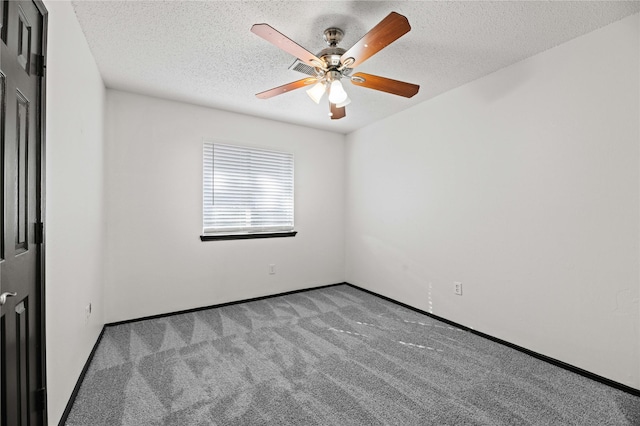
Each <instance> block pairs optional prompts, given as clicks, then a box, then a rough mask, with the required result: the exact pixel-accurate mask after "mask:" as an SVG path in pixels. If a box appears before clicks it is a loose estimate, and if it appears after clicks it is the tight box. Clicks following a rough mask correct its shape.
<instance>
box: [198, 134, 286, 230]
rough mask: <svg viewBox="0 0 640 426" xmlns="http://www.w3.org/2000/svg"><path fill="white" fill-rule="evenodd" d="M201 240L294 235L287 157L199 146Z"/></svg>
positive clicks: (233, 147)
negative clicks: (200, 162)
mask: <svg viewBox="0 0 640 426" xmlns="http://www.w3.org/2000/svg"><path fill="white" fill-rule="evenodd" d="M203 153H204V155H203V158H204V161H203V224H202V227H203V234H204V235H203V236H202V237H201V239H202V240H203V241H204V240H219V239H237V238H264V237H288V236H294V235H295V234H296V233H295V231H293V154H290V153H286V152H278V151H269V150H265V149H257V148H247V147H242V146H237V145H225V144H219V143H210V142H205V143H204V150H203Z"/></svg>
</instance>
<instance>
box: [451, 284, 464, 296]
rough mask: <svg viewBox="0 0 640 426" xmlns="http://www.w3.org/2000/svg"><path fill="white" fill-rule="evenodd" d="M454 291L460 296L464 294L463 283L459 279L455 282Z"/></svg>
mask: <svg viewBox="0 0 640 426" xmlns="http://www.w3.org/2000/svg"><path fill="white" fill-rule="evenodd" d="M453 292H454V293H455V294H457V295H458V296H462V283H461V282H459V281H454V282H453Z"/></svg>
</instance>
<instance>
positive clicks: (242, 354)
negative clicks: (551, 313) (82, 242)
mask: <svg viewBox="0 0 640 426" xmlns="http://www.w3.org/2000/svg"><path fill="white" fill-rule="evenodd" d="M66 424H67V425H73V426H77V425H85V426H100V425H109V426H114V425H131V426H145V425H185V426H186V425H305V426H307V425H340V426H346V425H530V424H531V425H580V426H586V425H597V426H604V425H640V398H638V397H635V396H632V395H629V394H626V393H624V392H621V391H618V390H616V389H613V388H610V387H608V386H605V385H603V384H600V383H598V382H594V381H592V380H590V379H587V378H584V377H582V376H579V375H576V374H573V373H570V372H568V371H566V370H563V369H561V368H558V367H555V366H553V365H550V364H548V363H545V362H543V361H540V360H537V359H535V358H532V357H530V356H528V355H525V354H522V353H520V352H518V351H515V350H513V349H510V348H507V347H505V346H502V345H499V344H497V343H494V342H491V341H489V340H486V339H484V338H482V337H479V336H477V335H474V334H472V333H469V332H466V331H462V330H459V329H456V328H453V327H451V326H449V325H447V324H445V323H441V322H438V321H436V320H433V319H431V318H429V317H427V316H424V315H421V314H419V313H416V312H414V311H411V310H409V309H405V308H403V307H401V306H399V305H396V304H394V303H391V302H388V301H386V300H383V299H380V298H378V297H376V296H373V295H370V294H368V293H365V292H363V291H360V290H357V289H354V288H353V287H350V286H347V285H340V286H333V287H327V288H322V289H317V290H309V291H306V292H302V293H296V294H291V295H287V296H279V297H274V298H269V299H263V300H259V301H254V302H248V303H242V304H237V305H230V306H225V307H221V308H214V309H208V310H203V311H198V312H193V313H188V314H179V315H174V316H170V317H165V318H159V319H153V320H145V321H139V322H134V323H129V324H123V325H117V326H111V327H107V329H106V331H105V334H104V336H103V339H102V341H101V343H100V345H99V347H98V350H97V351H96V354H95V357H94V359H93V361H92V363H91V365H90V367H89V370H88V373H87V375H86V377H85V380H84V382H83V383H82V387H81V389H80V391H79V393H78V397H77V398H76V401H75V403H74V405H73V408H72V410H71V412H70V414H69V417H68V421H67V423H66Z"/></svg>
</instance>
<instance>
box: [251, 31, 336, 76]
mask: <svg viewBox="0 0 640 426" xmlns="http://www.w3.org/2000/svg"><path fill="white" fill-rule="evenodd" d="M251 32H252V33H254V34H256V35H259V36H260V37H262V38H263V39H265V40H267V41H268V42H269V43H271V44H273V45H274V46H276V47H279V48H280V49H282V50H284V51H285V52H287V53H289V54H291V55H293V56H295V57H296V58H298V59H300V60H301V61H302V62H304V63H305V64H307V65H309V66H312V67H319V68H324V63H323V62H322V61H321V60H320V59H319V58H318V57H317V56H316V55H314V54H313V53H311V52H309V51H308V50H307V49H305V48H304V47H302V46H300V45H299V44H298V43H296V42H295V41H293V40H291V39H290V38H289V37H287V36H285V35H284V34H282V33H281V32H279V31H278V30H276V29H275V28H273V27H272V26H270V25H268V24H255V25H254V26H252V27H251Z"/></svg>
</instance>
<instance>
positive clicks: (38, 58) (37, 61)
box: [34, 55, 46, 77]
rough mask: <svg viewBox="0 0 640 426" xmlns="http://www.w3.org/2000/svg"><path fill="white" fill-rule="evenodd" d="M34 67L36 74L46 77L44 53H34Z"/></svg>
mask: <svg viewBox="0 0 640 426" xmlns="http://www.w3.org/2000/svg"><path fill="white" fill-rule="evenodd" d="M34 67H35V73H36V75H37V76H38V77H44V69H45V68H46V65H45V64H44V56H43V55H34Z"/></svg>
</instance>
